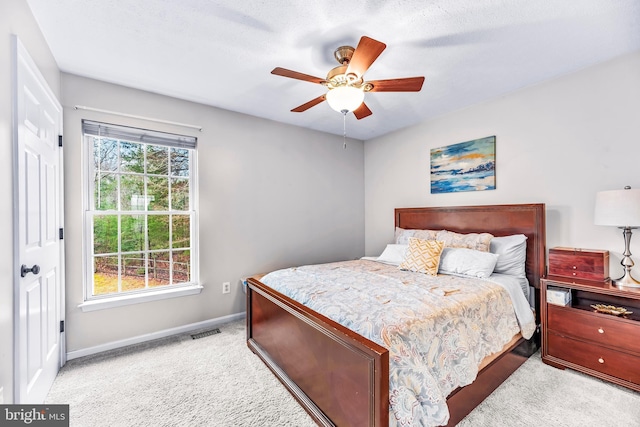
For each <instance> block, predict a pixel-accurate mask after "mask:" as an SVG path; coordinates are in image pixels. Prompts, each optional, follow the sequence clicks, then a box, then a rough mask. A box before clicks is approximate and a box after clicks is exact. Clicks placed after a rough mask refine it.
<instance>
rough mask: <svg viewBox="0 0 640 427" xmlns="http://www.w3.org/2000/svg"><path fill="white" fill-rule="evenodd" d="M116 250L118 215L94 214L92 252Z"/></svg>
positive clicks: (106, 252)
mask: <svg viewBox="0 0 640 427" xmlns="http://www.w3.org/2000/svg"><path fill="white" fill-rule="evenodd" d="M117 252H118V216H117V215H96V216H94V217H93V253H94V254H112V253H117Z"/></svg>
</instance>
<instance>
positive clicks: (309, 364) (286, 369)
mask: <svg viewBox="0 0 640 427" xmlns="http://www.w3.org/2000/svg"><path fill="white" fill-rule="evenodd" d="M395 226H396V227H400V228H403V229H445V230H450V231H453V232H458V233H482V232H487V233H491V234H493V235H494V236H496V237H497V236H508V235H514V234H524V235H526V236H527V249H526V263H525V265H526V277H527V279H528V281H529V283H530V284H531V286H533V287H535V288H536V289H537V287H538V283H539V279H540V277H541V276H542V275H543V274H544V272H545V210H544V205H543V204H519V205H488V206H466V207H433V208H399V209H396V210H395ZM261 277H262V276H255V277H252V278H249V279H248V281H247V282H248V287H247V345H248V346H249V348H250V349H251V350H252V351H253V352H254V353H255V354H257V355H258V356H259V357H260V358H261V359H262V361H263V362H264V363H265V364H266V365H267V366H268V367H269V368H270V369H271V370H272V371H273V373H274V374H275V375H276V377H277V378H278V379H279V380H280V381H281V382H282V383H283V384H284V385H285V387H287V389H288V390H289V391H290V392H291V393H292V395H293V396H294V397H295V398H296V399H297V400H298V402H299V403H300V404H301V405H302V406H303V407H304V408H305V410H306V411H307V412H308V413H309V414H310V415H311V416H312V417H313V419H314V420H315V421H316V422H317V423H318V425H322V426H332V425H338V426H385V427H386V426H388V425H389V408H390V407H389V384H390V379H389V375H390V364H389V357H390V354H389V350H388V348H387V347H386V346H383V345H380V344H379V343H377V342H374V341H373V340H371V339H367V338H365V337H364V336H361V335H359V334H358V333H356V332H353V331H352V330H351V329H349V328H347V327H345V326H343V325H341V324H340V323H338V322H336V321H334V320H332V319H331V318H329V317H327V316H324V315H322V314H320V313H318V312H316V311H315V310H313V309H311V308H309V307H308V306H306V305H303V304H301V303H299V302H297V301H296V300H294V299H293V298H290V297H288V296H286V295H284V294H283V293H280V292H278V291H276V290H274V289H273V288H272V287H270V286H267V285H265V284H264V283H263V282H262V281H261ZM534 300H535V301H539V296H538V295H537V292H535V296H534ZM535 349H536V345H535V339H530V340H525V339H524V338H522V337H521V336H520V337H518V336H517V335H516V336H514V338H513V340H511V341H510V342H508V343H507V344H505V345H504V347H503V348H502V350H501V351H499V352H497V353H496V354H493V355H492V356H491V357H488V358H486V359H485V360H483V361H482V363H481V364H480V371H479V372H478V375H477V377H476V379H475V381H473V383H471V384H469V385H467V386H464V387H460V388H457V389H455V390H453V391H452V392H451V393H450V394H449V395H448V397H447V399H446V403H447V406H448V412H449V420H448V424H447V425H455V424H457V423H458V422H459V421H460V420H461V419H462V418H464V416H466V415H467V414H468V413H469V412H470V411H471V410H472V409H473V408H475V407H476V406H477V405H478V404H479V403H480V402H481V401H482V400H484V398H486V396H488V395H489V394H490V393H491V392H492V391H493V390H495V388H497V387H498V385H500V384H501V383H502V382H503V381H504V380H505V379H506V378H507V377H508V376H509V375H510V374H511V373H513V372H514V371H515V370H516V369H517V368H518V367H519V366H520V365H521V364H522V363H524V361H526V359H527V357H528V356H529V355H530V354H531V353H532V352H533V351H535Z"/></svg>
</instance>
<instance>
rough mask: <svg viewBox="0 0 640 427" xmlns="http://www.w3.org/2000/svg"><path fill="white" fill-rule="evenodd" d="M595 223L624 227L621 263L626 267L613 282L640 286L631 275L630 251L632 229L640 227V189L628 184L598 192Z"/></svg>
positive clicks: (632, 286) (627, 286)
mask: <svg viewBox="0 0 640 427" xmlns="http://www.w3.org/2000/svg"><path fill="white" fill-rule="evenodd" d="M594 223H595V224H596V225H610V226H614V227H618V228H621V229H623V233H622V234H623V236H624V253H623V254H622V255H623V257H622V261H620V264H622V266H623V267H624V275H623V276H622V277H621V278H619V279H617V280H614V281H613V283H614V284H615V285H616V286H618V287H620V288H640V282H639V281H637V280H636V279H634V278H633V277H632V276H631V268H632V267H633V265H634V262H633V260H632V259H631V252H630V251H629V245H630V243H631V230H632V229H634V228H638V227H640V190H632V189H631V187H629V186H626V187H624V190H611V191H600V192H598V193H597V194H596V208H595V216H594Z"/></svg>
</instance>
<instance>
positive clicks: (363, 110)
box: [353, 102, 373, 120]
mask: <svg viewBox="0 0 640 427" xmlns="http://www.w3.org/2000/svg"><path fill="white" fill-rule="evenodd" d="M353 114H354V115H355V116H356V119H358V120H360V119H364V118H365V117H369V116H370V115H372V114H373V113H372V112H371V110H370V109H369V107H367V104H365V103H364V102H363V103H362V104H360V106H359V107H358V108H356V109H355V110H353Z"/></svg>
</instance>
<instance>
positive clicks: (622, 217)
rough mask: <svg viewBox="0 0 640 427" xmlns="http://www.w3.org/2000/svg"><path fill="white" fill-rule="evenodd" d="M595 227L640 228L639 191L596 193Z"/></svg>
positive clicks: (625, 190)
mask: <svg viewBox="0 0 640 427" xmlns="http://www.w3.org/2000/svg"><path fill="white" fill-rule="evenodd" d="M593 222H594V223H595V224H596V225H612V226H615V227H640V190H632V189H630V188H628V189H624V190H611V191H600V192H598V193H596V209H595V215H594V221H593Z"/></svg>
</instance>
